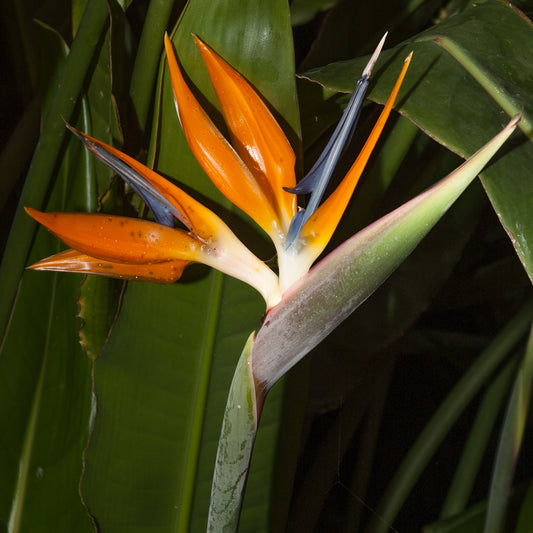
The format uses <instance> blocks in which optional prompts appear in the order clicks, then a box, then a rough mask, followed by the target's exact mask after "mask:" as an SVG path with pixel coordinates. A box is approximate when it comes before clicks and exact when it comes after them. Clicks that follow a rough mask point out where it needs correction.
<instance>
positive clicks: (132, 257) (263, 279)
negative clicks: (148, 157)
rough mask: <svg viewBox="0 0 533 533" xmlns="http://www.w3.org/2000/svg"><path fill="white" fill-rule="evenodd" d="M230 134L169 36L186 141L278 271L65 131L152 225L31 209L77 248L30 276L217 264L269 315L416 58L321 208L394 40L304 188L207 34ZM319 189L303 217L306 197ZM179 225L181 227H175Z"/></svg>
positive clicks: (149, 179) (194, 206)
mask: <svg viewBox="0 0 533 533" xmlns="http://www.w3.org/2000/svg"><path fill="white" fill-rule="evenodd" d="M195 40H196V44H197V46H198V48H199V50H200V52H201V55H202V58H203V61H204V63H205V65H206V67H207V70H208V73H209V76H210V78H211V81H212V83H213V87H214V89H215V93H216V96H217V98H218V101H219V103H220V106H221V109H222V113H223V116H224V119H225V122H226V124H227V126H228V129H229V132H230V136H231V143H230V142H229V141H228V140H227V139H226V138H225V137H224V136H223V135H222V134H221V133H220V131H219V130H218V129H217V127H216V126H215V125H214V123H213V122H212V121H211V119H210V118H209V116H208V115H207V114H206V113H205V111H204V110H203V109H202V107H201V106H200V104H199V103H198V101H197V99H196V98H195V97H194V95H193V93H192V91H191V90H190V88H189V87H188V85H187V83H186V82H185V80H184V78H183V75H182V73H181V71H180V68H179V66H178V61H177V59H176V56H175V54H174V50H173V47H172V44H171V41H170V39H169V38H168V36H166V35H165V49H166V54H167V61H168V67H169V71H170V77H171V81H172V88H173V92H174V98H175V103H176V109H177V114H178V118H179V120H180V123H181V126H182V128H183V131H184V133H185V136H186V138H187V142H188V144H189V146H190V148H191V150H192V152H193V154H194V155H195V157H196V159H197V160H198V162H199V163H200V164H201V166H202V167H203V169H204V170H205V172H206V173H207V175H208V176H209V178H210V179H211V180H212V181H213V183H214V184H215V185H216V187H217V188H218V189H219V190H220V191H221V192H222V193H223V194H224V195H225V196H226V197H227V198H228V199H229V200H230V201H231V202H232V203H233V204H234V205H236V206H237V207H239V208H240V209H242V210H243V211H244V212H245V213H247V214H248V215H250V217H251V218H252V219H253V220H254V221H255V222H256V223H257V224H258V225H259V226H260V227H261V228H262V229H263V230H264V231H265V232H266V233H267V234H268V235H269V236H270V238H271V239H272V242H273V243H274V246H275V248H276V251H277V257H278V267H279V270H278V274H275V273H274V272H273V271H272V270H271V269H270V268H269V267H268V266H267V265H266V264H265V263H264V262H263V261H261V260H260V259H258V258H257V257H256V256H255V255H254V254H253V253H252V252H251V251H250V250H249V249H248V248H247V247H246V246H245V245H244V244H243V243H242V242H241V241H240V240H239V239H238V237H237V236H236V235H235V234H234V233H233V232H232V231H231V229H230V228H229V227H228V226H227V225H226V224H225V223H224V222H223V221H222V220H221V219H220V218H219V217H218V216H217V215H216V214H215V213H213V212H212V211H211V210H209V209H208V208H207V207H205V206H203V205H202V204H201V203H199V202H198V201H196V200H195V199H194V198H193V197H191V196H190V195H189V194H187V193H185V192H184V191H183V190H181V189H180V188H179V187H177V186H176V185H174V184H173V183H171V182H170V181H168V180H167V179H165V178H163V177H162V176H160V175H159V174H157V173H156V172H154V171H153V170H151V169H150V168H148V167H146V166H145V165H143V164H141V163H140V162H138V161H137V160H135V159H134V158H132V157H130V156H128V155H126V154H124V153H123V152H121V151H119V150H117V149H116V148H114V147H112V146H109V145H107V144H105V143H103V142H102V141H99V140H97V139H95V138H93V137H90V136H88V135H86V134H84V133H81V132H79V131H77V130H75V129H74V128H73V127H72V126H70V125H67V127H69V129H70V130H71V131H72V132H73V133H75V134H76V135H77V136H78V137H79V138H80V139H81V140H82V141H83V143H84V144H85V146H86V148H87V149H88V150H89V151H90V152H92V153H93V154H94V155H95V156H96V157H97V158H98V159H100V160H101V161H103V162H104V163H105V164H106V165H108V166H109V167H110V168H111V169H113V170H114V171H115V172H116V173H117V174H118V175H119V176H120V177H121V178H123V179H124V180H125V181H126V182H127V183H128V184H129V185H130V186H131V187H132V188H133V190H134V191H135V192H136V193H137V194H138V195H139V196H140V197H141V198H142V199H143V201H144V202H145V203H146V205H147V206H148V208H149V209H150V210H151V212H152V214H153V216H154V219H155V222H152V221H149V220H144V219H136V218H128V217H123V216H115V215H107V214H83V213H43V212H39V211H37V210H35V209H32V208H27V209H26V210H27V212H28V213H29V214H30V215H31V216H32V217H33V218H34V219H35V220H36V221H38V222H39V223H41V224H42V225H44V226H45V227H46V228H48V230H50V231H51V232H52V233H53V234H55V235H56V236H57V237H59V238H60V239H61V240H62V241H63V242H65V243H66V244H67V245H68V246H70V247H71V249H69V250H66V251H64V252H61V253H59V254H56V255H53V256H51V257H49V258H47V259H43V260H41V261H39V262H37V263H35V264H34V265H32V266H31V267H30V268H32V269H35V270H55V271H68V272H79V273H89V274H98V275H102V276H108V277H115V278H122V279H129V280H138V281H151V282H157V283H172V282H175V281H176V280H178V279H179V278H180V276H181V275H182V272H183V270H184V268H185V267H186V266H187V265H188V264H189V263H191V262H200V263H204V264H206V265H209V266H212V267H214V268H216V269H218V270H220V271H222V272H224V273H226V274H229V275H231V276H234V277H235V278H238V279H240V280H242V281H244V282H246V283H248V284H250V285H251V286H253V287H254V288H256V289H257V290H258V291H259V292H260V293H261V295H262V296H263V298H264V299H265V302H266V305H267V309H270V308H271V307H273V306H275V305H276V304H277V303H279V301H280V300H281V298H282V294H283V292H284V291H285V290H286V289H287V288H288V287H290V286H291V285H292V284H293V283H294V282H295V281H297V280H298V279H299V278H301V277H302V276H303V275H304V274H305V273H306V272H307V271H308V270H309V268H310V267H311V265H312V264H313V262H314V261H315V260H316V259H317V258H318V257H319V255H320V254H321V253H322V252H323V250H324V248H325V247H326V245H327V243H328V242H329V240H330V238H331V236H332V235H333V233H334V231H335V229H336V227H337V225H338V223H339V221H340V219H341V217H342V215H343V213H344V211H345V209H346V206H347V205H348V202H349V200H350V197H351V196H352V193H353V191H354V189H355V187H356V185H357V182H358V180H359V178H360V176H361V174H362V172H363V170H364V168H365V165H366V163H367V161H368V159H369V157H370V155H371V153H372V150H373V149H374V147H375V145H376V143H377V141H378V139H379V136H380V134H381V132H382V130H383V127H384V125H385V122H386V120H387V118H388V116H389V114H390V112H391V110H392V107H393V105H394V102H395V99H396V96H397V94H398V92H399V89H400V86H401V84H402V81H403V79H404V76H405V73H406V71H407V68H408V66H409V63H410V60H411V54H410V55H409V56H408V57H407V59H406V60H405V62H404V65H403V68H402V70H401V72H400V74H399V76H398V79H397V81H396V83H395V85H394V88H393V90H392V92H391V94H390V96H389V98H388V100H387V102H386V104H385V106H384V108H383V110H382V112H381V115H380V116H379V118H378V120H377V122H376V124H375V126H374V128H373V129H372V131H371V133H370V135H369V137H368V139H367V141H366V143H365V144H364V146H363V148H362V150H361V152H360V153H359V155H358V157H357V158H356V160H355V162H354V164H353V165H352V167H351V168H350V170H349V171H348V173H347V174H346V176H345V177H344V179H343V180H342V181H341V183H340V184H339V185H338V187H337V188H336V189H335V191H334V192H333V193H332V194H331V195H330V196H329V197H328V198H327V199H326V200H325V201H324V202H322V203H321V199H322V196H323V193H324V190H325V188H326V185H327V183H328V181H329V179H330V177H331V175H332V173H333V171H334V168H335V165H336V163H337V161H338V159H339V156H340V154H341V152H342V149H343V147H344V146H345V144H346V142H347V139H349V137H350V136H351V133H352V132H353V129H354V127H355V125H356V123H357V119H358V117H359V114H360V110H361V106H362V103H363V100H364V97H365V92H366V89H367V87H368V83H369V77H370V74H371V71H372V68H373V66H374V64H375V62H376V60H377V58H378V56H379V53H380V51H381V48H382V47H383V43H384V40H385V36H384V37H383V39H382V40H381V42H380V43H379V45H378V47H377V48H376V51H375V52H374V54H373V55H372V57H371V58H370V61H369V62H368V65H367V66H366V68H365V70H364V71H363V74H362V77H361V79H360V80H359V81H358V83H357V85H356V88H355V90H354V92H353V95H352V97H351V99H350V102H349V104H348V106H347V108H346V110H345V111H344V114H343V116H342V118H341V121H340V122H339V124H338V126H337V128H336V130H335V132H334V133H333V136H332V138H331V140H330V141H329V143H328V145H327V146H326V148H325V150H324V152H323V153H322V155H321V156H320V157H319V159H318V160H317V162H316V163H315V165H314V167H313V168H312V169H311V171H310V172H309V174H308V175H307V176H306V177H305V178H304V179H303V180H302V181H300V183H299V184H298V185H297V184H296V176H295V155H294V151H293V149H292V147H291V145H290V143H289V141H288V139H287V137H286V136H285V134H284V133H283V130H282V129H281V127H280V126H279V124H278V123H277V121H276V120H275V118H274V117H273V115H272V113H271V112H270V110H269V109H268V107H267V105H266V104H265V103H264V102H263V100H262V99H261V97H260V96H259V95H258V94H257V93H256V92H255V90H254V89H253V88H252V87H251V86H250V84H249V83H248V82H247V81H246V80H245V79H244V77H243V76H241V75H240V74H239V73H238V72H237V71H236V70H234V69H233V68H232V67H231V66H230V65H229V64H228V63H227V62H226V61H225V60H224V59H222V58H221V57H220V56H219V55H218V54H217V53H216V52H215V51H213V50H212V49H211V48H210V47H208V46H207V45H206V44H205V43H204V42H203V41H201V40H200V39H199V38H198V37H195ZM308 193H311V197H310V200H309V203H308V205H307V207H306V208H305V209H302V208H300V209H298V207H297V203H296V195H297V194H308ZM175 219H176V220H177V221H179V222H180V223H181V224H182V225H183V226H184V228H175V227H174V225H175Z"/></svg>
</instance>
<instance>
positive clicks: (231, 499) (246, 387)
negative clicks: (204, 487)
mask: <svg viewBox="0 0 533 533" xmlns="http://www.w3.org/2000/svg"><path fill="white" fill-rule="evenodd" d="M253 341H254V334H252V335H251V336H250V337H249V338H248V341H247V342H246V345H245V346H244V349H243V351H242V354H241V357H240V358H239V362H238V363H237V368H236V369H235V374H234V375H233V380H232V382H231V387H230V391H229V394H228V401H227V403H226V409H225V411H224V420H223V422H222V430H221V432H220V442H219V445H218V449H217V458H216V463H215V472H214V474H213V488H212V492H211V503H210V505H209V517H208V522H207V531H208V532H210V533H217V532H220V531H224V532H227V533H230V532H232V531H235V532H236V531H237V528H238V525H239V518H240V512H241V505H242V497H243V493H244V487H245V485H246V478H247V477H248V469H249V466H250V459H251V456H252V450H253V447H254V441H255V434H256V431H257V425H258V421H259V416H260V411H261V407H262V406H261V405H260V404H261V403H262V401H263V398H261V394H259V395H258V393H257V392H256V389H255V382H254V377H253V375H252V372H251V369H252V368H251V360H250V353H251V351H252V347H253ZM258 396H259V398H258Z"/></svg>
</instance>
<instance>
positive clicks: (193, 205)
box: [69, 126, 225, 242]
mask: <svg viewBox="0 0 533 533" xmlns="http://www.w3.org/2000/svg"><path fill="white" fill-rule="evenodd" d="M69 128H71V129H72V130H73V131H75V132H76V133H77V134H78V135H81V136H82V137H84V138H85V139H86V140H87V141H89V142H90V143H94V144H97V145H98V146H101V147H102V148H104V149H105V150H107V151H108V152H109V153H111V154H112V155H114V156H115V157H118V158H119V159H120V160H121V161H123V162H124V163H126V164H127V165H128V166H130V167H131V168H132V169H133V170H135V171H136V172H138V173H139V174H140V175H141V176H142V177H143V178H144V179H146V181H148V182H149V183H150V184H152V185H153V186H154V187H155V188H156V189H157V190H158V191H159V192H160V193H161V194H163V196H165V198H166V199H167V200H168V201H169V202H170V203H171V204H172V205H173V206H174V207H175V208H176V209H177V210H178V211H179V213H181V215H182V216H183V218H182V219H180V220H181V221H182V222H183V223H184V224H185V225H186V226H187V227H188V228H189V229H190V230H191V231H193V232H194V233H195V234H196V235H198V236H199V237H200V238H201V239H203V240H204V241H206V242H209V241H210V240H211V239H212V238H213V237H215V236H216V234H217V232H218V230H219V229H220V228H221V226H225V223H224V222H223V221H222V220H221V219H220V218H219V217H218V216H217V215H215V213H213V212H212V211H211V210H210V209H208V208H207V207H205V206H204V205H202V204H201V203H200V202H198V201H196V200H195V199H194V198H193V197H192V196H189V195H188V194H187V193H186V192H185V191H182V190H181V189H180V188H179V187H177V186H176V185H174V184H173V183H172V182H170V181H168V180H167V179H165V178H164V177H163V176H161V175H159V174H158V173H157V172H155V171H153V170H152V169H151V168H148V167H147V166H145V165H143V164H142V163H140V162H139V161H137V160H136V159H134V158H133V157H130V156H129V155H127V154H125V153H124V152H121V151H120V150H117V149H116V148H114V147H113V146H110V145H109V144H106V143H104V142H102V141H100V140H98V139H95V138H94V137H91V136H90V135H87V134H85V133H83V132H81V131H78V130H76V129H75V128H73V127H72V126H69ZM86 146H87V144H86ZM87 147H88V148H89V150H90V146H87Z"/></svg>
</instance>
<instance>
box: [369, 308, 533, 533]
mask: <svg viewBox="0 0 533 533" xmlns="http://www.w3.org/2000/svg"><path fill="white" fill-rule="evenodd" d="M532 313H533V302H532V301H530V302H529V303H528V304H526V305H525V306H524V307H523V308H522V309H521V310H520V311H519V312H518V313H517V314H516V315H515V316H514V317H513V319H512V320H511V321H510V322H509V323H508V324H507V325H506V326H505V327H504V328H503V329H502V330H501V331H500V332H499V333H498V335H497V336H496V337H495V338H494V339H493V341H492V342H491V344H490V345H489V346H488V347H487V348H486V349H485V350H484V351H483V352H482V353H481V354H480V355H479V357H478V358H477V360H476V361H475V362H474V363H473V364H472V365H471V366H470V368H469V369H468V370H467V371H466V372H465V373H464V375H463V377H462V378H461V379H460V380H459V381H458V383H457V384H456V385H455V387H454V388H453V390H452V391H450V394H449V395H448V396H447V398H446V399H445V400H444V401H443V402H442V403H441V405H440V407H439V408H438V409H437V411H436V412H435V413H434V415H433V417H432V418H431V420H430V421H429V422H428V424H426V426H425V428H424V429H423V431H422V432H421V433H420V434H419V436H418V438H417V439H416V441H415V443H414V444H413V446H411V449H410V450H409V453H408V454H407V455H406V456H405V457H404V460H403V462H402V464H401V465H400V467H399V468H398V470H397V471H396V473H395V475H394V477H393V478H392V480H391V482H390V484H389V486H388V487H387V491H386V493H385V495H384V496H383V498H382V500H381V503H380V504H379V506H378V508H377V510H376V515H375V516H376V518H375V519H374V520H373V521H372V522H371V523H370V524H369V526H368V528H367V530H366V531H368V532H369V533H386V532H387V531H388V529H389V526H391V525H392V524H393V523H394V519H395V517H396V514H397V513H398V511H399V509H400V507H401V506H402V504H403V502H404V501H405V500H406V498H407V496H408V495H409V493H410V491H411V489H412V487H413V486H414V484H415V483H416V480H417V479H418V477H419V475H420V473H421V472H422V470H423V469H424V468H425V466H426V464H427V462H428V461H429V460H430V458H431V457H432V455H433V453H434V452H435V451H436V449H437V448H438V446H439V445H440V443H441V442H442V439H443V438H444V437H445V435H446V434H447V433H448V431H449V430H450V428H451V427H452V425H453V424H454V423H455V421H456V420H457V418H458V417H459V415H460V414H461V413H462V412H463V410H464V409H465V408H466V406H467V405H468V404H469V403H470V402H471V401H472V399H473V398H474V396H475V395H476V394H477V393H478V392H479V390H480V389H481V387H482V386H483V384H484V383H485V382H486V380H487V379H489V378H490V376H491V375H492V373H493V372H494V371H495V370H496V368H497V367H498V365H499V364H501V362H502V361H503V360H504V359H505V358H506V357H507V356H508V355H509V354H510V353H511V352H512V351H513V350H514V349H515V346H516V345H517V343H518V342H520V340H521V339H522V338H523V337H524V335H526V334H527V331H528V329H529V326H530V322H531V318H532V316H533V315H532Z"/></svg>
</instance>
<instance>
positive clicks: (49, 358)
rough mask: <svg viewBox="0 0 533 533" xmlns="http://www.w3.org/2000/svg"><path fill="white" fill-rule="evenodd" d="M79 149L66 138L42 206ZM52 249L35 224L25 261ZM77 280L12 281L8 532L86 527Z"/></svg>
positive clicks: (87, 372)
mask: <svg viewBox="0 0 533 533" xmlns="http://www.w3.org/2000/svg"><path fill="white" fill-rule="evenodd" d="M80 148H81V147H80V146H79V144H78V143H77V142H76V141H73V142H71V143H70V147H69V150H67V152H66V154H65V156H64V158H63V164H62V166H61V168H60V169H59V174H58V179H57V182H56V186H55V188H54V191H53V193H52V197H51V199H50V202H49V203H48V208H49V209H55V210H59V209H68V206H69V205H72V203H71V202H72V199H70V200H68V199H67V194H66V192H67V191H68V190H69V188H70V185H71V183H72V178H73V175H75V174H76V172H75V169H77V168H79V162H80V160H81V158H80V152H81V149H80ZM73 170H74V172H72V171H73ZM53 251H59V243H58V242H57V239H55V238H54V237H52V236H51V235H50V234H49V233H48V232H47V231H45V230H43V229H41V230H40V231H39V232H38V235H37V237H36V240H35V243H34V245H33V247H32V253H31V256H30V261H35V260H38V259H41V258H42V257H44V256H46V255H49V254H50V253H51V252H53ZM79 282H80V277H79V276H72V277H66V276H61V275H56V274H52V275H49V276H42V275H41V273H39V272H30V271H28V272H26V273H25V274H24V276H23V277H22V279H21V281H20V283H19V284H18V286H17V289H18V291H17V299H16V302H15V305H14V307H13V312H12V315H11V320H10V323H9V327H8V329H7V333H6V335H5V337H4V339H3V343H2V346H1V354H0V369H1V375H2V379H3V380H4V383H3V387H2V388H1V390H2V401H1V402H0V404H1V408H0V424H1V426H2V427H3V428H9V431H4V432H3V433H2V454H1V455H0V463H1V465H0V468H1V469H2V473H3V475H2V483H1V484H0V521H1V522H2V523H4V524H8V530H9V531H10V532H11V533H17V532H26V531H27V532H30V531H35V532H43V533H44V532H46V531H50V530H54V531H58V532H62V531H63V532H65V533H66V532H68V531H73V530H75V531H80V532H85V531H91V529H92V526H91V521H90V519H89V517H88V516H87V513H86V511H85V509H84V508H83V505H82V502H81V500H80V498H79V491H78V485H79V479H80V476H81V471H82V462H81V455H82V452H83V449H84V448H85V445H86V442H87V438H88V433H89V426H90V414H91V365H90V361H89V359H88V358H87V357H86V355H85V353H84V352H83V351H82V349H81V347H80V344H79V339H78V335H77V330H78V328H79V325H80V323H79V319H77V318H76V310H77V305H76V297H77V293H78V285H79ZM65 331H66V332H67V334H65Z"/></svg>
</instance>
